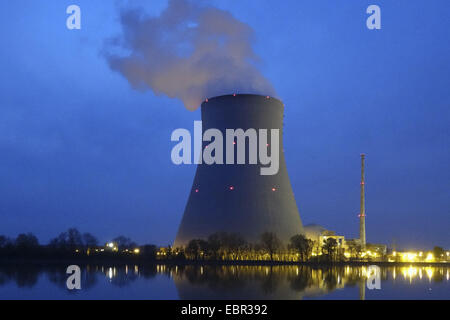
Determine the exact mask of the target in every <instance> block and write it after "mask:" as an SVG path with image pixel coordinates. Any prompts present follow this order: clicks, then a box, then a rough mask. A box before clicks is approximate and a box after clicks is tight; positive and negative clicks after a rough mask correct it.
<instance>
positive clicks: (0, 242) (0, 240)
mask: <svg viewBox="0 0 450 320" xmlns="http://www.w3.org/2000/svg"><path fill="white" fill-rule="evenodd" d="M11 244H12V241H11V239H9V238H8V237H5V236H0V249H4V248H6V247H7V246H9V245H11Z"/></svg>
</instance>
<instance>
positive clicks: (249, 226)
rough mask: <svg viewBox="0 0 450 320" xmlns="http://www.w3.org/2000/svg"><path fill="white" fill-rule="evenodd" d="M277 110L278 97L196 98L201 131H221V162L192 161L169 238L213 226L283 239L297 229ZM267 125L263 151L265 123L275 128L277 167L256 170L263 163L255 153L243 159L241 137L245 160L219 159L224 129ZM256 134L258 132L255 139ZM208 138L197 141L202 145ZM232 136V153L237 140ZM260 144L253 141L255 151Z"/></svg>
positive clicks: (203, 235) (199, 234)
mask: <svg viewBox="0 0 450 320" xmlns="http://www.w3.org/2000/svg"><path fill="white" fill-rule="evenodd" d="M283 112H284V105H283V103H282V102H281V101H279V100H277V99H275V98H272V97H265V96H259V95H250V94H238V95H225V96H220V97H215V98H211V99H208V100H206V101H205V102H203V103H202V106H201V113H202V122H203V124H202V131H203V133H204V132H205V131H207V130H208V129H210V128H216V129H218V130H220V131H221V132H222V135H223V145H224V147H223V159H224V164H211V165H209V164H205V163H204V162H203V163H201V164H198V167H197V172H196V174H195V178H194V183H193V186H192V189H191V192H190V195H189V199H188V202H187V205H186V208H185V211H184V216H183V219H182V221H181V225H180V227H179V230H178V234H177V237H176V239H175V244H174V246H175V247H181V246H185V245H186V244H187V243H188V242H189V241H190V240H192V239H207V238H208V236H210V235H211V234H213V233H216V232H229V233H238V234H240V235H241V236H242V237H243V238H244V239H245V240H247V241H248V242H252V243H257V242H259V241H260V237H261V234H262V233H264V232H266V231H268V232H273V233H275V234H276V235H277V236H278V237H279V238H280V239H281V240H282V241H283V242H284V243H287V242H288V241H289V239H290V237H292V236H293V235H295V234H299V233H303V227H302V222H301V220H300V215H299V212H298V209H297V204H296V202H295V198H294V194H293V192H292V188H291V184H290V181H289V176H288V172H287V169H286V163H285V159H284V150H283V138H282V137H283V131H282V129H283ZM250 128H253V129H256V131H257V132H259V131H258V130H259V129H268V133H267V141H268V143H267V144H264V146H263V147H267V148H268V152H269V155H270V154H271V153H272V152H273V150H271V148H272V147H273V146H272V145H271V144H270V141H271V140H270V137H271V129H279V138H278V142H279V143H278V145H279V170H278V173H277V174H274V175H261V170H260V169H261V168H262V167H267V165H263V164H262V163H261V161H260V158H259V157H258V160H257V163H256V164H249V154H248V153H249V143H248V141H249V139H245V142H246V146H245V148H246V149H245V153H246V162H245V164H236V161H235V162H234V163H235V164H225V163H226V162H225V159H226V147H225V145H226V141H225V140H226V129H235V130H236V129H243V130H244V131H246V130H247V129H250ZM260 138H261V135H258V140H259V139H260ZM210 143H211V142H210V141H208V142H203V146H202V147H203V150H204V149H205V148H207V145H208V144H210ZM238 143H239V142H234V144H235V146H234V148H235V150H234V157H235V160H236V156H237V150H236V149H237V144H238ZM259 148H260V145H259V144H258V151H259Z"/></svg>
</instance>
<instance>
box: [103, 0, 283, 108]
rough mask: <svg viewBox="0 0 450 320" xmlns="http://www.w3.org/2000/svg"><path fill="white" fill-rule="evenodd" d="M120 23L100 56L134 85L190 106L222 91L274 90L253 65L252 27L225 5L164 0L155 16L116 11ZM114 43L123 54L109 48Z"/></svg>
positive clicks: (261, 92) (183, 0)
mask: <svg viewBox="0 0 450 320" xmlns="http://www.w3.org/2000/svg"><path fill="white" fill-rule="evenodd" d="M121 23H122V28H123V34H122V35H121V36H120V37H117V38H115V39H113V41H111V42H110V43H109V47H108V48H107V49H106V50H105V51H104V52H105V57H106V59H107V61H108V63H109V66H110V67H111V68H112V69H113V70H115V71H117V72H119V73H121V74H122V75H123V76H125V77H126V78H127V79H128V81H129V82H130V84H131V85H132V86H133V87H134V88H136V89H140V90H152V91H153V92H154V93H155V94H157V95H160V94H164V95H167V96H168V97H170V98H178V99H180V100H182V101H183V103H184V105H185V106H186V108H188V109H190V110H194V109H196V108H197V107H198V106H199V105H200V103H201V102H202V101H203V100H204V99H205V98H208V97H213V96H218V95H222V94H230V93H254V94H263V95H271V96H274V95H275V90H274V88H273V87H272V85H271V84H270V82H269V81H268V80H267V79H266V78H265V77H264V76H263V75H262V74H261V72H260V71H259V70H258V69H257V68H256V64H257V62H258V56H257V55H256V54H255V52H254V51H253V48H252V45H251V44H252V39H253V30H252V28H251V27H250V26H248V25H247V24H245V23H243V22H241V21H239V20H237V19H236V18H234V17H233V16H232V15H231V14H230V13H229V12H227V11H224V10H220V9H217V8H213V7H207V6H200V5H198V4H194V3H192V2H189V1H187V0H170V1H169V4H168V7H167V8H166V9H165V10H164V11H163V12H162V13H161V15H160V16H158V17H147V16H144V15H143V14H142V13H140V12H139V11H137V10H125V11H122V12H121ZM111 45H113V46H114V47H112V46H111ZM116 48H119V49H125V50H126V51H127V52H128V53H127V55H126V56H123V55H118V54H115V53H112V52H113V51H115V49H116Z"/></svg>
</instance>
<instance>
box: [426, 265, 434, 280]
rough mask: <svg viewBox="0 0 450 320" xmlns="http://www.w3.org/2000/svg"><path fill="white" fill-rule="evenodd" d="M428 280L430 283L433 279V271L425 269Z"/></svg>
mask: <svg viewBox="0 0 450 320" xmlns="http://www.w3.org/2000/svg"><path fill="white" fill-rule="evenodd" d="M425 271H426V272H427V276H428V279H429V280H430V281H431V280H432V279H433V270H432V269H431V268H426V269H425Z"/></svg>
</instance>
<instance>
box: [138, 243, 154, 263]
mask: <svg viewBox="0 0 450 320" xmlns="http://www.w3.org/2000/svg"><path fill="white" fill-rule="evenodd" d="M139 250H140V255H141V256H142V257H145V258H147V259H150V260H155V259H156V253H157V252H158V248H157V247H156V246H155V245H153V244H145V245H143V246H141V247H140V248H139Z"/></svg>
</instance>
